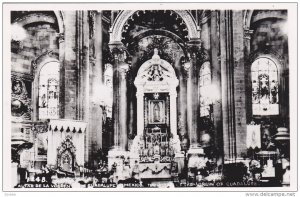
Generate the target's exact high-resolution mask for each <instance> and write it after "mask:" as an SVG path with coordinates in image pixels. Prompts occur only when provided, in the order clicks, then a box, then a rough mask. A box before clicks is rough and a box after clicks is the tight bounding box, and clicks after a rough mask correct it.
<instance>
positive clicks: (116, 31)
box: [110, 10, 200, 43]
mask: <svg viewBox="0 0 300 197" xmlns="http://www.w3.org/2000/svg"><path fill="white" fill-rule="evenodd" d="M136 11H137V10H124V11H121V12H120V13H119V14H118V16H117V18H116V20H115V21H114V24H113V26H112V29H111V33H110V42H112V43H113V42H116V41H119V42H120V41H121V40H122V31H123V27H124V25H125V23H126V22H127V20H128V19H129V18H130V17H131V16H132V15H133V14H134V13H135V12H136ZM174 12H176V13H177V14H178V15H179V16H180V17H181V18H182V19H183V21H184V22H185V24H186V26H187V29H188V33H189V34H188V35H189V38H190V39H194V38H200V32H199V31H198V29H197V25H196V22H195V20H194V18H193V17H192V16H191V14H190V13H189V12H188V11H187V10H174Z"/></svg>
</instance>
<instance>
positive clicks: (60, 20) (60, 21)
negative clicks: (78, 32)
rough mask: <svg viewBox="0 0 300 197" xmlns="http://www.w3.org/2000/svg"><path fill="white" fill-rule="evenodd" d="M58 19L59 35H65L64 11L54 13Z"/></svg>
mask: <svg viewBox="0 0 300 197" xmlns="http://www.w3.org/2000/svg"><path fill="white" fill-rule="evenodd" d="M54 14H55V16H56V19H57V23H58V28H59V33H65V24H64V14H63V12H62V11H54Z"/></svg>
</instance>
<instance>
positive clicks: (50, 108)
mask: <svg viewBox="0 0 300 197" xmlns="http://www.w3.org/2000/svg"><path fill="white" fill-rule="evenodd" d="M38 93H39V110H38V111H39V119H58V104H59V103H58V102H59V101H58V98H59V63H58V62H48V63H46V64H45V65H44V66H43V67H42V68H41V70H40V75H39V92H38Z"/></svg>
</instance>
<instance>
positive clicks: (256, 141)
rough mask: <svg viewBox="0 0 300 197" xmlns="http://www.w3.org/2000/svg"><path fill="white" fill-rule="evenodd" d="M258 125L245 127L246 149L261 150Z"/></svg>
mask: <svg viewBox="0 0 300 197" xmlns="http://www.w3.org/2000/svg"><path fill="white" fill-rule="evenodd" d="M260 136H261V135H260V125H247V141H246V145H247V148H253V149H254V148H256V147H257V148H261V137H260Z"/></svg>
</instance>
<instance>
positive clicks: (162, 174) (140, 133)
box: [108, 49, 184, 179]
mask: <svg viewBox="0 0 300 197" xmlns="http://www.w3.org/2000/svg"><path fill="white" fill-rule="evenodd" d="M178 84H179V81H178V79H177V77H176V74H175V71H174V69H173V67H172V65H171V64H170V63H168V62H167V61H166V60H163V59H160V56H159V55H158V50H157V49H154V55H153V56H152V59H150V60H147V61H146V62H144V63H143V64H142V65H141V67H140V68H139V70H138V72H137V76H136V78H135V81H134V85H135V87H136V90H137V91H136V100H137V120H136V122H137V134H136V136H135V138H134V139H133V142H132V145H131V147H130V149H129V150H128V151H125V150H124V149H122V147H115V148H114V149H112V150H111V151H109V153H108V165H109V166H110V165H113V164H114V163H115V164H117V165H118V163H119V164H120V163H122V160H123V163H124V161H125V160H128V163H129V165H130V166H131V167H133V166H134V165H138V168H139V173H140V178H159V179H161V178H171V163H176V165H177V166H184V165H183V163H184V155H183V154H182V152H181V147H180V140H179V136H178V134H177V105H176V102H177V91H176V87H177V86H178ZM136 163H137V164H136ZM180 168H181V167H180ZM176 169H177V171H178V170H179V171H181V169H178V168H176Z"/></svg>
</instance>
